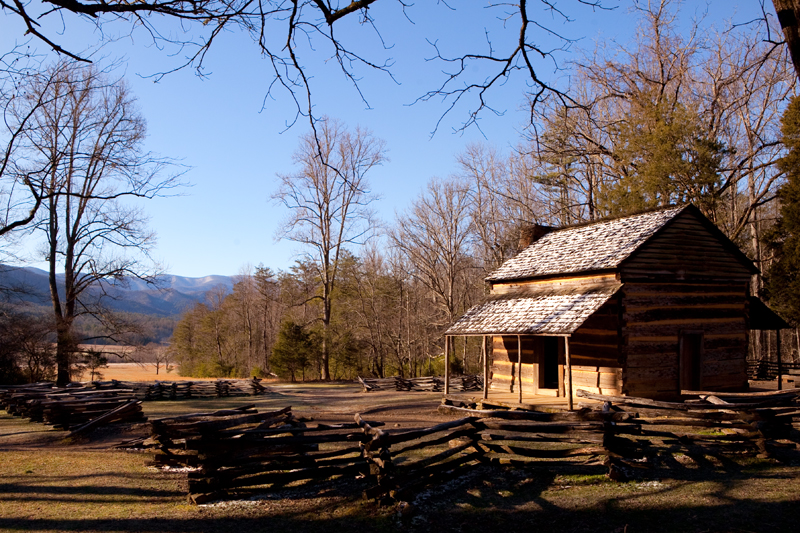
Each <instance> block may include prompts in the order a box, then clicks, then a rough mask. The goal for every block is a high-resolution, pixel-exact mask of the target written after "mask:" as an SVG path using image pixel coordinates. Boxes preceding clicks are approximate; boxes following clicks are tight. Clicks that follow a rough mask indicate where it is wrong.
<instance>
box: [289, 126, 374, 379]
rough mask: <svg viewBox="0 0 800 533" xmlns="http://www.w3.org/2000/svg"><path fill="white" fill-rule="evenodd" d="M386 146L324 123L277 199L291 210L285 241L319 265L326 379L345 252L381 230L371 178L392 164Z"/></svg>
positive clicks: (303, 147) (303, 145)
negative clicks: (376, 170) (300, 246)
mask: <svg viewBox="0 0 800 533" xmlns="http://www.w3.org/2000/svg"><path fill="white" fill-rule="evenodd" d="M385 152H386V150H385V143H384V142H383V141H382V140H380V139H377V138H375V137H373V136H372V134H371V133H370V132H368V131H366V130H363V129H361V128H358V127H357V128H356V129H355V130H354V131H352V132H351V131H350V130H348V129H346V128H345V127H344V126H343V125H342V124H341V123H340V122H338V121H336V120H333V119H324V120H323V121H322V122H321V126H320V127H319V128H318V130H317V131H316V133H315V134H307V135H305V136H304V137H302V139H301V141H300V147H299V148H298V150H297V152H296V153H295V154H294V160H295V162H296V163H297V164H299V165H300V167H301V170H300V172H298V173H297V174H291V175H282V176H279V177H280V180H281V186H280V189H279V190H278V192H276V193H275V194H274V195H273V198H274V199H275V200H276V201H277V202H279V203H280V204H281V205H283V206H284V207H286V208H287V209H289V211H290V214H289V218H288V219H287V220H286V222H285V223H284V225H283V227H282V228H281V229H280V232H279V235H280V236H282V237H285V238H288V239H290V240H293V241H295V242H298V243H301V244H303V245H305V246H306V247H307V248H309V249H310V251H308V252H306V257H307V258H308V260H309V262H310V263H312V264H313V265H315V267H316V269H317V275H318V278H319V283H320V294H319V295H318V298H319V299H320V301H321V304H322V316H321V321H322V327H323V336H322V356H321V368H320V377H321V378H322V379H323V380H329V379H331V377H330V371H329V368H328V365H329V358H330V353H329V352H330V331H329V329H330V324H331V307H332V295H333V290H334V288H335V286H336V277H337V274H338V269H339V261H340V258H341V257H342V252H343V251H344V250H345V249H346V248H347V247H349V246H351V245H357V244H363V243H364V242H365V241H366V240H367V239H368V238H369V237H370V235H372V232H373V231H374V229H375V224H374V219H373V212H372V210H371V208H370V204H371V203H372V202H373V201H374V200H375V198H376V197H375V196H374V195H373V194H372V193H371V192H370V191H369V184H368V182H367V174H368V173H369V172H370V171H371V170H372V169H373V168H374V167H375V166H377V165H380V164H381V163H383V162H384V161H386V155H385Z"/></svg>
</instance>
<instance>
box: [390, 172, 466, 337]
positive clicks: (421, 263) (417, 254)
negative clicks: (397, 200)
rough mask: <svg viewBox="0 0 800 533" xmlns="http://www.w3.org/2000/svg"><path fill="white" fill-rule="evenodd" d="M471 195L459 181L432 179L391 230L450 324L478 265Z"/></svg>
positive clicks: (394, 239) (445, 321)
mask: <svg viewBox="0 0 800 533" xmlns="http://www.w3.org/2000/svg"><path fill="white" fill-rule="evenodd" d="M470 207H471V205H470V194H469V189H468V188H467V187H466V185H465V184H464V183H461V182H459V181H458V180H451V181H440V180H431V181H430V182H429V183H428V187H427V189H426V190H425V191H424V192H423V193H422V194H421V195H420V196H419V197H418V198H417V199H416V200H415V201H414V202H413V204H412V205H411V208H410V209H409V212H408V213H407V214H404V215H402V214H401V215H399V216H398V217H397V221H396V223H395V227H394V229H393V230H392V232H391V239H392V243H393V245H394V246H395V247H396V248H397V249H399V250H401V251H402V253H403V254H404V255H406V256H407V257H408V260H409V261H410V263H411V264H412V265H413V266H414V275H415V276H416V277H417V278H418V279H419V280H420V281H421V282H422V283H424V284H425V286H426V287H428V289H429V290H430V291H431V293H432V294H433V295H434V297H435V298H436V303H437V304H438V305H439V307H440V309H441V311H443V315H444V316H443V317H442V324H451V323H452V322H453V321H454V320H455V317H456V314H457V313H458V312H459V311H460V310H461V308H462V307H463V304H464V298H465V297H466V291H465V290H461V289H463V288H464V287H465V285H466V284H465V279H466V277H467V276H468V272H469V271H470V270H471V269H473V268H474V267H475V264H474V262H473V261H472V259H471V257H470V254H471V252H472V239H473V233H472V231H471V223H470V217H469V215H470Z"/></svg>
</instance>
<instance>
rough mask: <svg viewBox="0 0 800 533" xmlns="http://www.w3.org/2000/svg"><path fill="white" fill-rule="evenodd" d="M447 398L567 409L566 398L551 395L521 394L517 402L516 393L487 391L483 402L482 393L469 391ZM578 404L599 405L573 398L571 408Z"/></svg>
mask: <svg viewBox="0 0 800 533" xmlns="http://www.w3.org/2000/svg"><path fill="white" fill-rule="evenodd" d="M447 397H448V398H452V399H454V400H460V401H464V402H466V401H470V400H472V401H475V402H481V401H483V402H486V403H487V404H496V405H498V406H503V407H508V408H511V409H530V410H543V409H545V410H546V409H558V410H562V411H563V410H566V409H567V398H566V397H558V396H553V395H544V394H532V393H527V394H526V393H525V392H524V391H523V393H522V402H520V401H519V393H518V392H499V391H492V390H490V391H489V397H488V398H487V399H486V400H483V392H482V391H481V392H478V391H469V392H451V393H450V394H448V395H447ZM579 402H587V403H599V402H593V401H591V400H586V399H585V398H577V397H574V398H573V399H572V403H573V408H574V409H577V408H578V403H579Z"/></svg>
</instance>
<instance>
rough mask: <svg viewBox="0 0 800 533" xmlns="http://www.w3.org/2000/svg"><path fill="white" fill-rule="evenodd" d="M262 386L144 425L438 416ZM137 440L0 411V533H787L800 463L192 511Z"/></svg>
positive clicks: (526, 475) (563, 477) (488, 481)
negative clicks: (74, 436) (67, 438)
mask: <svg viewBox="0 0 800 533" xmlns="http://www.w3.org/2000/svg"><path fill="white" fill-rule="evenodd" d="M173 379H174V378H173ZM270 386H271V387H272V388H273V389H274V391H275V392H274V393H273V394H269V395H266V396H264V397H259V398H252V397H250V398H248V397H245V398H228V399H220V400H194V401H183V402H145V403H144V404H143V406H144V409H145V413H146V414H147V416H149V417H151V418H158V417H162V416H171V415H175V414H181V413H189V412H199V411H210V410H215V409H220V408H225V407H235V406H238V405H243V404H250V403H255V404H256V405H257V407H258V408H259V409H265V410H266V409H274V408H282V407H286V406H292V409H293V412H294V413H295V414H296V415H297V416H305V417H309V418H313V419H314V421H317V422H344V421H350V420H352V417H353V413H356V412H361V413H366V417H365V418H368V419H371V420H381V421H384V422H386V424H387V427H388V428H395V427H400V428H406V427H409V428H410V427H419V426H429V425H433V424H435V423H438V422H442V421H444V420H445V417H443V416H442V415H439V414H438V413H437V412H436V408H437V406H438V404H439V399H440V394H438V393H400V392H393V391H392V392H388V391H387V392H384V391H379V392H375V393H370V394H364V393H362V392H360V390H361V389H360V387H358V386H356V385H353V384H351V383H335V384H314V383H306V384H302V383H298V384H271V385H270ZM142 431H146V428H144V427H136V426H133V427H126V428H125V430H124V431H119V430H116V431H111V430H109V429H104V430H98V432H96V434H93V435H92V438H91V439H90V440H87V441H83V442H79V443H71V444H69V443H65V442H64V441H63V437H64V432H60V431H54V430H50V429H48V428H47V427H46V426H44V425H42V424H38V423H31V422H28V421H27V420H22V419H19V418H14V417H11V416H8V415H6V414H5V413H4V412H2V411H0V531H3V532H6V531H9V532H10V531H35V532H62V531H86V532H102V533H111V532H134V531H136V532H142V533H150V532H152V533H164V532H179V531H180V532H184V531H185V532H189V531H191V532H194V531H197V532H201V531H202V532H212V533H213V532H223V531H235V532H237V533H249V532H259V531H269V532H276V533H278V532H287V533H305V532H322V531H354V532H394V531H420V532H422V531H424V532H429V531H433V532H436V531H463V532H473V531H474V532H482V533H487V532H494V531H500V532H503V533H509V532H516V531H531V530H536V531H544V532H547V531H557V532H609V533H610V532H614V533H617V532H618V533H634V532H691V533H699V532H773V531H774V532H783V531H787V532H788V531H796V530H797V524H798V523H800V483H799V482H798V480H800V459H792V458H789V459H784V460H783V462H777V461H775V460H758V459H745V458H742V459H740V460H736V461H733V460H726V461H720V460H718V459H714V458H703V457H694V458H690V457H687V456H676V457H675V458H674V460H673V461H672V462H673V464H671V465H670V468H669V476H660V475H659V474H660V472H655V473H651V474H648V475H646V476H643V477H642V478H641V479H638V480H636V481H631V482H626V483H617V482H613V481H610V480H609V479H607V478H606V477H605V475H604V473H605V471H606V469H605V468H604V467H603V466H602V465H600V464H599V463H597V464H588V465H581V466H580V468H576V467H570V466H568V465H566V466H565V467H564V468H557V469H555V470H553V469H549V468H545V467H537V466H533V467H530V468H524V469H521V468H511V467H506V468H501V467H497V468H487V467H480V468H476V469H475V470H474V471H473V472H472V473H471V474H469V475H467V476H465V477H463V478H460V479H458V480H455V481H452V482H449V483H446V484H443V485H442V486H441V487H437V488H436V489H433V490H430V491H427V492H424V493H421V494H419V495H418V496H417V498H416V499H415V500H414V501H411V502H408V504H400V505H397V506H380V505H378V504H376V503H374V502H369V501H364V500H362V499H361V497H360V496H361V495H360V492H361V489H362V488H364V485H363V484H362V482H360V481H348V482H343V481H336V480H331V481H327V482H324V483H320V484H314V485H297V486H288V487H284V488H282V489H281V490H280V491H277V492H275V491H273V492H266V493H261V494H259V493H248V494H242V495H240V496H241V499H234V500H231V501H224V502H218V503H214V504H209V505H200V506H194V505H190V504H188V503H187V498H186V477H185V476H186V474H185V473H183V472H179V471H162V470H157V469H154V468H149V467H145V466H144V461H145V460H146V459H147V457H146V456H145V455H143V454H140V453H132V452H123V451H114V450H112V449H110V446H111V445H113V444H114V443H116V442H120V441H124V440H126V439H130V438H132V437H133V436H135V435H137V434H139V433H141V432H142Z"/></svg>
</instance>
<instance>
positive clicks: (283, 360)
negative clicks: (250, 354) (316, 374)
mask: <svg viewBox="0 0 800 533" xmlns="http://www.w3.org/2000/svg"><path fill="white" fill-rule="evenodd" d="M318 355H319V342H318V340H317V339H316V338H315V336H314V335H313V334H312V333H310V332H308V331H306V330H305V328H304V327H303V326H301V325H299V324H297V323H295V322H293V321H291V320H287V321H286V322H284V323H283V324H282V325H281V330H280V331H279V332H278V340H277V341H276V342H275V346H274V347H273V349H272V365H273V368H274V369H275V370H276V372H277V373H278V375H280V376H281V377H289V379H291V380H292V381H297V374H298V373H299V374H300V376H301V378H302V380H303V381H305V380H306V369H308V368H309V367H310V366H311V363H312V362H313V361H314V360H316V359H317V358H318V357H317V356H318Z"/></svg>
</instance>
